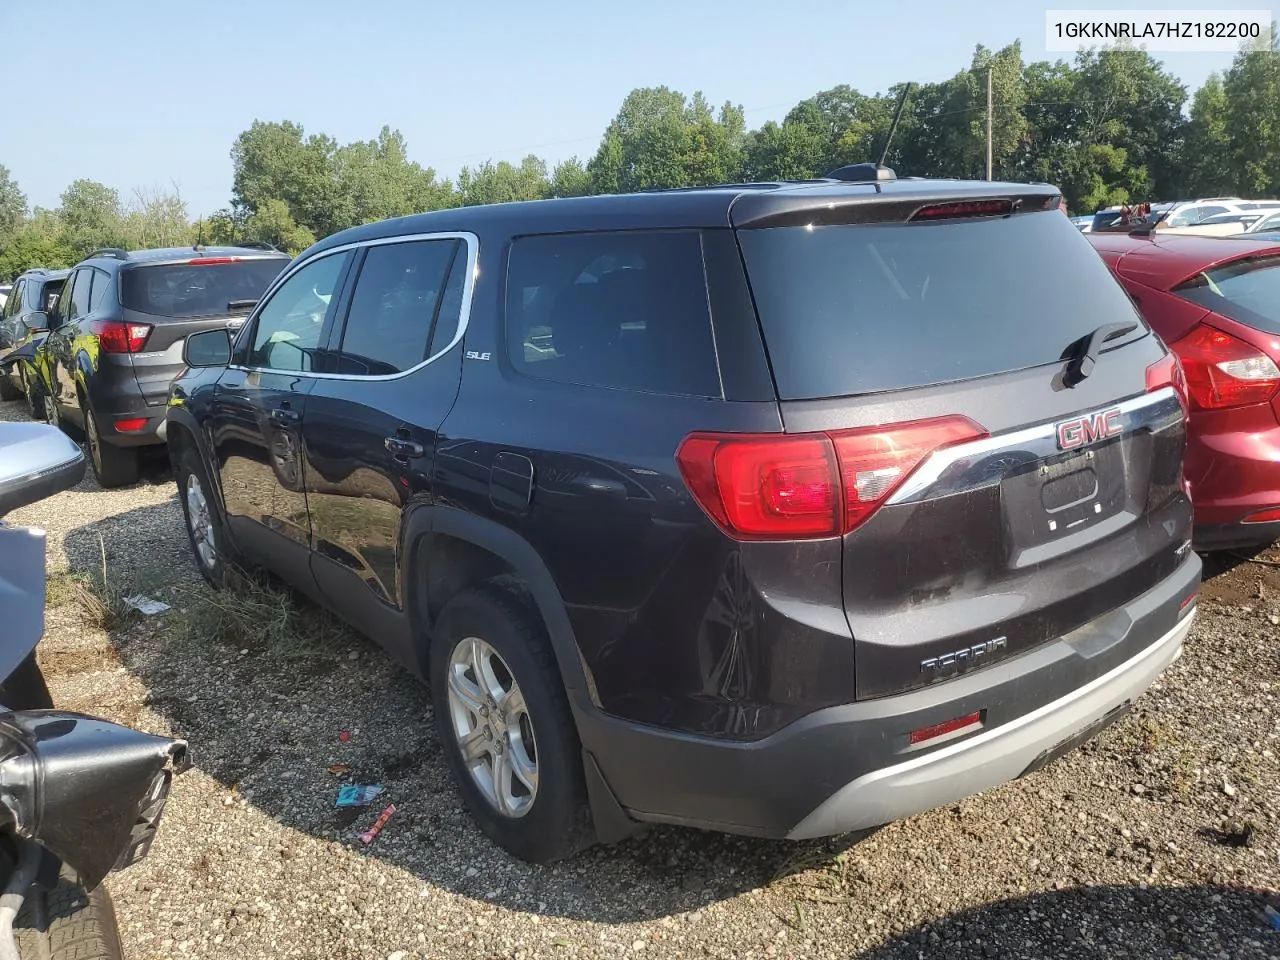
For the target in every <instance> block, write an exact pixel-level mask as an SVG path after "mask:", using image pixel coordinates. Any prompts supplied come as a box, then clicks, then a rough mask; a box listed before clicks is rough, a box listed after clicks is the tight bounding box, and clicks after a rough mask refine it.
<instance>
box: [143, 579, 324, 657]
mask: <svg viewBox="0 0 1280 960" xmlns="http://www.w3.org/2000/svg"><path fill="white" fill-rule="evenodd" d="M229 579H230V582H229V583H228V584H227V586H226V588H225V589H222V590H210V589H208V588H207V587H204V586H203V585H201V586H199V587H192V588H186V589H183V590H182V591H181V592H180V594H179V599H178V601H177V604H176V606H177V608H178V609H175V610H174V611H173V612H172V613H169V614H166V619H167V621H168V623H169V630H170V632H171V635H172V636H173V638H174V639H175V641H177V642H178V643H182V644H190V645H193V646H196V647H209V646H212V645H222V646H230V647H235V648H237V649H248V650H254V651H261V652H266V653H268V654H271V655H273V656H277V657H281V658H283V659H287V660H297V659H306V658H310V657H326V656H330V655H333V654H335V653H337V652H338V650H339V648H340V647H343V646H349V644H350V634H349V632H348V631H347V628H346V627H345V626H343V625H342V624H341V623H340V622H339V621H337V620H336V619H334V618H333V617H331V616H330V615H328V614H327V613H325V612H324V611H322V610H319V609H317V608H316V607H314V606H313V605H312V604H309V603H307V602H305V601H299V600H297V599H296V598H295V597H294V596H293V595H292V594H291V593H289V591H287V590H285V589H282V588H280V587H278V586H276V585H275V584H273V583H271V582H269V581H267V580H265V579H263V578H261V577H256V576H253V575H250V574H247V573H243V572H239V571H237V572H235V573H233V574H232V575H231V577H230V578H229Z"/></svg>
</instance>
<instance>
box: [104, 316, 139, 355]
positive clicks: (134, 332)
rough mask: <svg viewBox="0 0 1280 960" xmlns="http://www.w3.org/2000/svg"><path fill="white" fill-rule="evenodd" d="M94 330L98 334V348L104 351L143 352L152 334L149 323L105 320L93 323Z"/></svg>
mask: <svg viewBox="0 0 1280 960" xmlns="http://www.w3.org/2000/svg"><path fill="white" fill-rule="evenodd" d="M92 330H93V332H94V333H95V334H97V336H98V349H99V350H101V351H102V352H103V353H141V352H142V348H143V347H144V346H146V344H147V338H148V337H149V336H151V324H149V323H124V322H122V321H119V320H105V321H97V322H95V323H93V324H92Z"/></svg>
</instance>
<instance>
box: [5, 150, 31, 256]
mask: <svg viewBox="0 0 1280 960" xmlns="http://www.w3.org/2000/svg"><path fill="white" fill-rule="evenodd" d="M26 218H27V196H26V194H24V193H23V192H22V191H21V190H19V189H18V184H17V182H16V181H15V180H14V179H13V177H12V176H11V175H10V174H9V168H8V167H5V166H2V165H0V243H3V242H4V241H6V240H8V239H9V238H10V237H12V236H13V235H14V234H15V233H17V232H18V228H19V227H21V226H22V223H23V221H24V220H26Z"/></svg>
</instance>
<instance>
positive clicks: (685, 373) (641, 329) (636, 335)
mask: <svg viewBox="0 0 1280 960" xmlns="http://www.w3.org/2000/svg"><path fill="white" fill-rule="evenodd" d="M507 356H508V358H509V359H510V361H511V363H512V365H513V366H514V367H515V368H516V369H517V370H518V371H520V372H521V373H523V374H526V375H528V376H531V377H538V378H541V379H546V380H559V381H563V382H567V383H578V384H584V385H588V386H599V387H613V388H617V389H623V390H639V391H644V392H648V393H665V394H678V395H684V396H694V397H719V396H721V387H720V375H719V370H718V367H717V364H716V353H715V344H714V341H713V340H712V335H711V315H710V312H709V309H708V307H707V287H706V280H705V275H704V272H703V264H702V241H701V238H700V237H699V235H698V234H697V233H693V232H643V233H642V232H624V233H592V234H568V235H565V234H561V235H554V236H532V237H523V238H521V239H518V240H517V241H516V242H515V244H514V245H513V246H512V249H511V259H510V262H509V265H508V271H507Z"/></svg>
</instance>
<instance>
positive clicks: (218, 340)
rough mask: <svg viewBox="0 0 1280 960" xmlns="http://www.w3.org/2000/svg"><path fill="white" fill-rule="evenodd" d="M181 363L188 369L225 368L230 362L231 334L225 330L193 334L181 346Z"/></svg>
mask: <svg viewBox="0 0 1280 960" xmlns="http://www.w3.org/2000/svg"><path fill="white" fill-rule="evenodd" d="M182 362H183V363H185V364H186V365H187V366H188V367H224V366H226V365H227V364H228V363H230V362H231V334H230V333H229V332H228V331H226V330H204V331H202V332H200V333H193V334H192V335H191V336H189V337H187V340H186V343H184V344H183V345H182Z"/></svg>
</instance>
